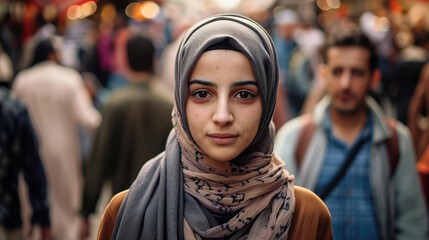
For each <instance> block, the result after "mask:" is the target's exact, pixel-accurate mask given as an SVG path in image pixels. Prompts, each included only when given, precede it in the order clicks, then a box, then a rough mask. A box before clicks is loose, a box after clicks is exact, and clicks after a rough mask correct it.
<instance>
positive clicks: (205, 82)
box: [186, 50, 262, 169]
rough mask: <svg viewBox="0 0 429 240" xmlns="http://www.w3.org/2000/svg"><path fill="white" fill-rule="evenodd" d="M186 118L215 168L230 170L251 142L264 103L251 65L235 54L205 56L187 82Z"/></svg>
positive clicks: (214, 53)
mask: <svg viewBox="0 0 429 240" xmlns="http://www.w3.org/2000/svg"><path fill="white" fill-rule="evenodd" d="M188 90H189V93H188V98H187V101H186V116H187V119H188V124H189V129H190V131H191V134H192V137H193V139H194V140H195V142H196V143H197V145H198V146H199V147H200V148H201V150H202V151H203V152H204V153H206V154H207V156H205V158H204V159H205V161H206V162H207V163H208V164H209V165H210V166H212V167H215V168H218V169H227V168H228V167H229V161H230V160H232V159H234V158H235V157H237V156H238V155H239V154H240V153H241V152H242V151H243V150H244V149H246V147H247V146H248V145H249V144H250V143H251V142H252V140H253V139H254V137H255V136H256V133H257V131H258V127H259V122H260V120H261V115H262V102H261V97H260V95H259V90H258V87H257V85H256V80H255V76H254V75H253V71H252V68H251V66H250V61H249V60H248V59H247V57H246V56H245V55H244V54H242V53H240V52H238V51H233V50H211V51H207V52H204V53H203V54H202V55H201V57H200V59H199V60H198V62H197V64H196V65H195V67H194V69H193V71H192V73H191V75H190V78H189V82H188Z"/></svg>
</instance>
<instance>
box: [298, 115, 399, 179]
mask: <svg viewBox="0 0 429 240" xmlns="http://www.w3.org/2000/svg"><path fill="white" fill-rule="evenodd" d="M312 117H313V116H312V115H311V114H306V115H304V116H302V126H301V129H300V133H299V136H298V142H297V145H296V148H295V160H296V166H297V168H298V169H299V168H300V166H301V164H302V160H303V159H304V155H305V152H306V151H307V148H308V145H309V144H310V140H311V137H312V135H313V132H314V129H315V128H316V124H315V123H314V121H313V118H312ZM396 124H397V123H396V120H395V119H392V118H389V119H388V121H387V125H388V127H389V130H390V132H391V136H390V138H388V139H387V140H386V141H385V143H384V144H385V147H386V151H387V155H388V158H389V166H390V171H389V174H390V177H392V176H393V175H394V174H395V171H396V167H397V165H398V162H399V156H400V153H399V144H398V133H397V132H396Z"/></svg>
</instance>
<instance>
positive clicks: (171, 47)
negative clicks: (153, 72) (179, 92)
mask: <svg viewBox="0 0 429 240" xmlns="http://www.w3.org/2000/svg"><path fill="white" fill-rule="evenodd" d="M196 15H197V14H196V13H184V14H183V15H181V16H180V17H178V18H177V19H173V20H171V28H172V39H173V41H172V42H170V43H169V44H167V46H166V47H165V48H164V51H163V52H162V55H161V59H160V64H159V68H158V69H157V75H158V76H159V78H160V82H161V83H162V86H163V87H164V88H165V89H166V90H167V92H168V94H169V95H171V96H173V95H174V61H175V60H176V52H177V48H179V45H180V42H181V41H182V38H183V36H184V34H185V33H186V30H188V29H189V28H190V27H191V26H192V25H193V24H194V23H196V22H197V21H198V20H199V19H198V18H197V17H196Z"/></svg>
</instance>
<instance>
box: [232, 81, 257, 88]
mask: <svg viewBox="0 0 429 240" xmlns="http://www.w3.org/2000/svg"><path fill="white" fill-rule="evenodd" d="M245 85H255V86H258V84H257V83H256V81H254V80H244V81H239V82H234V83H233V84H232V86H233V87H241V86H245Z"/></svg>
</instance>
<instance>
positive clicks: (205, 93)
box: [192, 90, 210, 99]
mask: <svg viewBox="0 0 429 240" xmlns="http://www.w3.org/2000/svg"><path fill="white" fill-rule="evenodd" d="M192 96H194V97H196V98H200V99H203V98H207V97H210V93H209V92H208V91H206V90H199V91H196V92H194V93H193V94H192Z"/></svg>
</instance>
